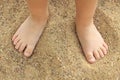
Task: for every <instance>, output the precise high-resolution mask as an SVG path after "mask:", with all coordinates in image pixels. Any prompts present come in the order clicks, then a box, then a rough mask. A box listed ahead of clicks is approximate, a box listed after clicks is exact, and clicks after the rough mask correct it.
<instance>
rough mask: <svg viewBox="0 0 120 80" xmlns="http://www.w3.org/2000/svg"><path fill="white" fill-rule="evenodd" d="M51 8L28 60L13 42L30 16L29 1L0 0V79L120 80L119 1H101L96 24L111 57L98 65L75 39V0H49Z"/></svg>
mask: <svg viewBox="0 0 120 80" xmlns="http://www.w3.org/2000/svg"><path fill="white" fill-rule="evenodd" d="M113 1H114V0H113ZM49 9H50V19H49V22H48V24H47V26H46V29H45V31H44V33H43V35H42V37H41V38H40V41H39V43H38V45H37V47H36V49H35V51H34V55H33V56H32V57H31V58H29V59H26V58H25V57H23V55H22V54H21V53H18V52H17V51H16V50H15V49H14V47H13V45H12V42H11V37H12V35H13V34H14V33H15V31H16V30H17V28H18V27H19V26H20V24H21V23H22V22H23V21H24V20H25V18H26V17H27V16H28V15H29V11H28V9H27V5H26V2H25V1H23V0H0V80H120V22H119V21H120V1H119V0H116V1H114V2H112V0H99V5H98V7H97V10H96V14H95V24H96V26H97V28H98V29H99V31H100V32H101V34H102V36H103V37H104V39H105V41H106V42H107V43H108V45H109V54H108V55H107V56H106V57H105V58H103V59H102V60H100V61H98V62H96V63H95V64H89V63H87V62H86V60H85V57H84V55H83V53H82V51H81V47H80V45H79V42H78V39H77V36H76V32H75V23H74V19H75V3H74V0H50V1H49Z"/></svg>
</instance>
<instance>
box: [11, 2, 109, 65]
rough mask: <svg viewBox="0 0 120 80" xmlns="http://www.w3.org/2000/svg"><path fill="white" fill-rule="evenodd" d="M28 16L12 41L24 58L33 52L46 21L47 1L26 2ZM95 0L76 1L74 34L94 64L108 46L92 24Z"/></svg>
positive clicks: (103, 54)
mask: <svg viewBox="0 0 120 80" xmlns="http://www.w3.org/2000/svg"><path fill="white" fill-rule="evenodd" d="M26 1H27V3H28V7H29V10H30V16H29V17H28V18H27V19H26V20H25V21H24V22H23V24H21V26H20V27H19V28H18V30H17V31H16V33H15V34H14V36H13V38H12V41H13V44H14V45H15V48H16V49H17V50H18V51H19V52H23V53H24V55H25V56H26V57H30V56H31V55H32V54H33V50H34V48H35V46H36V44H37V42H38V40H39V38H40V36H41V34H42V32H43V30H44V27H45V24H46V23H47V20H48V16H49V14H48V1H47V0H26ZM96 4H97V0H76V21H75V22H76V32H77V35H78V38H79V41H80V43H81V45H82V48H83V52H84V54H85V56H86V59H87V61H88V62H89V63H94V62H95V61H96V60H99V59H101V58H102V57H104V56H105V55H106V54H107V50H108V46H107V44H106V43H105V42H104V40H103V38H102V36H101V34H100V33H99V32H98V30H97V28H96V27H95V25H94V22H93V16H94V13H95V9H96Z"/></svg>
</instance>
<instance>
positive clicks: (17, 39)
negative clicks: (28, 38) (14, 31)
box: [13, 37, 20, 45]
mask: <svg viewBox="0 0 120 80" xmlns="http://www.w3.org/2000/svg"><path fill="white" fill-rule="evenodd" d="M19 41H20V38H18V37H17V38H16V39H15V40H14V42H13V44H14V45H16V44H17V43H18V42H19Z"/></svg>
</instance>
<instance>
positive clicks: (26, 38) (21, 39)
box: [12, 0, 48, 57]
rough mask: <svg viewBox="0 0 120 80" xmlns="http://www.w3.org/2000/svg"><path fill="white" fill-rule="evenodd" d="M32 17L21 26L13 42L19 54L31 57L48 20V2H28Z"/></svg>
mask: <svg viewBox="0 0 120 80" xmlns="http://www.w3.org/2000/svg"><path fill="white" fill-rule="evenodd" d="M27 3H28V8H29V10H30V16H29V17H28V18H27V19H26V20H25V21H24V22H23V24H21V26H20V27H19V29H18V30H17V31H16V33H15V34H14V36H13V38H12V41H13V44H14V45H15V48H16V49H17V50H18V51H19V52H23V51H24V55H25V56H26V57H30V56H31V55H32V53H33V50H34V48H35V46H36V44H37V42H38V39H39V37H40V36H41V34H42V32H43V29H44V27H45V24H46V22H47V19H48V2H47V0H27Z"/></svg>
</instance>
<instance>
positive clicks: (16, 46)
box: [15, 41, 22, 49]
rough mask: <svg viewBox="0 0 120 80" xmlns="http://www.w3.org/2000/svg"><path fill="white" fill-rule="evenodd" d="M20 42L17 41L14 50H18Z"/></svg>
mask: <svg viewBox="0 0 120 80" xmlns="http://www.w3.org/2000/svg"><path fill="white" fill-rule="evenodd" d="M21 44H22V42H21V41H19V42H18V43H17V44H16V45H15V49H19V47H20V46H21Z"/></svg>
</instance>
